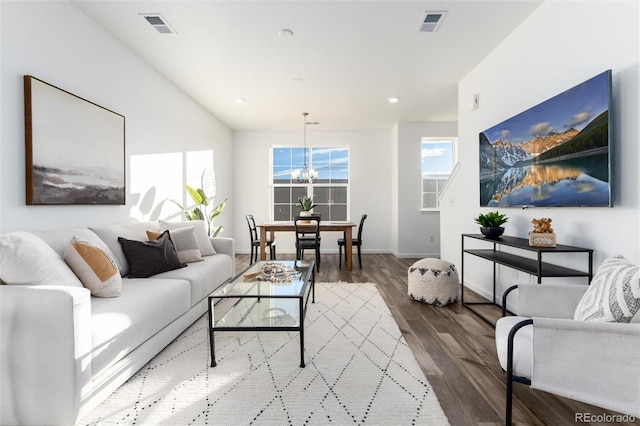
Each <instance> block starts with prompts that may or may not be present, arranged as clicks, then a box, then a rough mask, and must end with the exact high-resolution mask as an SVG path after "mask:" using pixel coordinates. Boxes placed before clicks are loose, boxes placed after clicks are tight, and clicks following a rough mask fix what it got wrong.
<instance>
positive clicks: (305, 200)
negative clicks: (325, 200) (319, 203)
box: [296, 195, 316, 212]
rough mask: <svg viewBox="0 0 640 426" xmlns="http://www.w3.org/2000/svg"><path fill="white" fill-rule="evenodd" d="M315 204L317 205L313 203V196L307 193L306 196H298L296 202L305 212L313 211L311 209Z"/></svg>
mask: <svg viewBox="0 0 640 426" xmlns="http://www.w3.org/2000/svg"><path fill="white" fill-rule="evenodd" d="M315 206H316V205H315V204H313V199H312V198H311V197H307V196H306V195H305V196H304V197H300V198H298V203H297V204H296V207H297V208H299V209H300V210H301V211H303V212H308V211H311V209H313V208H314V207H315Z"/></svg>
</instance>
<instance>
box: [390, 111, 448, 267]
mask: <svg viewBox="0 0 640 426" xmlns="http://www.w3.org/2000/svg"><path fill="white" fill-rule="evenodd" d="M396 129H397V140H398V142H397V150H398V151H397V155H396V158H397V161H398V164H397V166H396V167H395V169H396V170H397V173H398V175H397V181H396V182H397V204H396V205H397V209H398V210H397V217H396V219H397V222H395V223H394V227H395V228H397V233H398V235H397V247H396V248H395V254H396V255H397V256H399V257H439V256H440V213H439V212H436V211H429V212H428V211H421V210H420V209H421V207H422V199H421V193H422V188H421V186H422V166H421V161H422V156H421V148H422V138H423V137H456V136H458V126H457V123H455V122H443V123H399V124H398V126H397V127H396Z"/></svg>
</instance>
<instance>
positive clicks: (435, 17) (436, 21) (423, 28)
mask: <svg viewBox="0 0 640 426" xmlns="http://www.w3.org/2000/svg"><path fill="white" fill-rule="evenodd" d="M445 16H447V12H425V13H424V15H423V16H422V21H420V25H419V26H418V32H419V33H434V32H436V31H438V28H440V24H442V21H444V17H445Z"/></svg>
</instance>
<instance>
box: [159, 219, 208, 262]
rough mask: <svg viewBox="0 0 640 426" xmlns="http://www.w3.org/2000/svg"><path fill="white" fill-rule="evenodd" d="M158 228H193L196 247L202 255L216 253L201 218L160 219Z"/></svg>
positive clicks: (162, 229) (163, 229)
mask: <svg viewBox="0 0 640 426" xmlns="http://www.w3.org/2000/svg"><path fill="white" fill-rule="evenodd" d="M159 222H160V230H161V231H165V230H167V229H168V230H172V229H179V228H193V230H194V232H195V234H196V241H197V242H198V248H199V249H200V254H202V256H211V255H213V254H216V251H215V249H214V248H213V246H212V245H211V240H210V239H209V234H207V227H206V225H205V223H204V221H203V220H189V221H186V222H165V221H164V220H160V221H159Z"/></svg>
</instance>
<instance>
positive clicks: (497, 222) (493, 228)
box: [475, 210, 509, 238]
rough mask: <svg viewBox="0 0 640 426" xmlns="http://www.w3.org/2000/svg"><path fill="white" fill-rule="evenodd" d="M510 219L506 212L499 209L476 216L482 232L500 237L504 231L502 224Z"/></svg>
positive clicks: (485, 234) (486, 235)
mask: <svg viewBox="0 0 640 426" xmlns="http://www.w3.org/2000/svg"><path fill="white" fill-rule="evenodd" d="M508 220H509V218H508V217H507V215H506V214H501V213H500V212H498V211H497V210H496V211H495V212H489V213H486V214H482V213H481V214H480V215H478V217H476V218H475V222H476V223H477V224H478V225H480V232H482V235H484V236H485V237H487V238H498V237H499V236H500V235H502V233H503V232H504V227H502V226H501V225H502V224H504V223H506V222H507V221H508Z"/></svg>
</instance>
